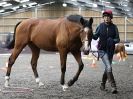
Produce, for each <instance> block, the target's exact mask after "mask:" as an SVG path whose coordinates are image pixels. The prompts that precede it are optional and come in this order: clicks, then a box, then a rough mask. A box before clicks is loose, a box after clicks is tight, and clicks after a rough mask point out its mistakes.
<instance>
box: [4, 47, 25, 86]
mask: <svg viewBox="0 0 133 99" xmlns="http://www.w3.org/2000/svg"><path fill="white" fill-rule="evenodd" d="M24 47H25V45H23V46H22V45H21V46H16V47H15V48H14V49H13V52H12V54H11V56H10V57H9V60H8V67H7V72H6V76H5V87H9V79H10V73H11V68H12V65H13V64H14V62H15V60H16V59H17V57H18V55H19V54H20V52H21V51H22V49H23V48H24Z"/></svg>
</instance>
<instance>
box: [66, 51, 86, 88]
mask: <svg viewBox="0 0 133 99" xmlns="http://www.w3.org/2000/svg"><path fill="white" fill-rule="evenodd" d="M72 54H73V56H74V57H75V59H76V61H77V62H78V65H79V68H78V71H77V73H76V75H75V76H74V77H73V79H71V80H70V81H69V82H68V86H72V85H73V84H74V83H75V81H77V80H78V77H79V75H80V73H81V71H82V70H83V67H84V64H83V62H82V59H81V52H80V51H76V52H72Z"/></svg>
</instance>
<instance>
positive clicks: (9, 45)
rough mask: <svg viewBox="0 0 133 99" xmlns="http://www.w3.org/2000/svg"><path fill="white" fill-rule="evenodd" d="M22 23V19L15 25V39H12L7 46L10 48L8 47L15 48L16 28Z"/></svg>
mask: <svg viewBox="0 0 133 99" xmlns="http://www.w3.org/2000/svg"><path fill="white" fill-rule="evenodd" d="M20 23H21V21H20V22H18V23H17V24H16V25H15V28H14V35H13V39H12V41H11V42H10V43H9V44H8V45H7V46H6V48H8V49H13V48H14V45H15V34H16V29H17V26H18V25H19V24H20Z"/></svg>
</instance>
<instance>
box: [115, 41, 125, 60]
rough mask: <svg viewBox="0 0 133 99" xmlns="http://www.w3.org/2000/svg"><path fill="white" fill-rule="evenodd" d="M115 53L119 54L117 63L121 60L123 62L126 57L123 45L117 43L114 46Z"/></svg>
mask: <svg viewBox="0 0 133 99" xmlns="http://www.w3.org/2000/svg"><path fill="white" fill-rule="evenodd" d="M115 53H116V54H119V57H120V58H119V62H120V61H121V60H123V61H125V59H126V57H127V53H126V50H125V45H124V44H123V43H117V44H116V45H115Z"/></svg>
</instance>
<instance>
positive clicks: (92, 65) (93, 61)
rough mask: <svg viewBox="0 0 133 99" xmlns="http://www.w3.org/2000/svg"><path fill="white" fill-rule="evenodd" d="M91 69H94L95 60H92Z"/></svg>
mask: <svg viewBox="0 0 133 99" xmlns="http://www.w3.org/2000/svg"><path fill="white" fill-rule="evenodd" d="M91 67H93V68H95V67H96V61H95V59H93V60H92V64H91Z"/></svg>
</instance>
